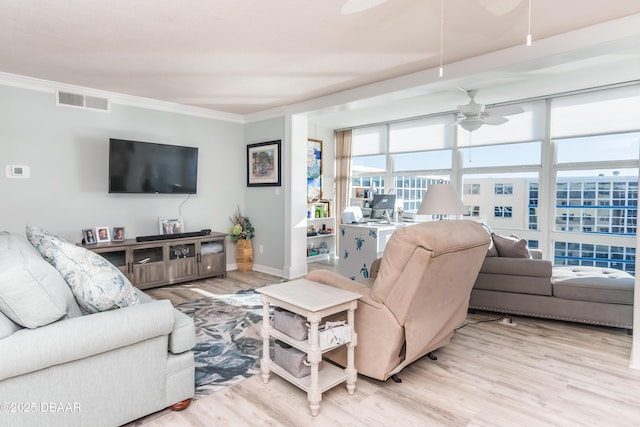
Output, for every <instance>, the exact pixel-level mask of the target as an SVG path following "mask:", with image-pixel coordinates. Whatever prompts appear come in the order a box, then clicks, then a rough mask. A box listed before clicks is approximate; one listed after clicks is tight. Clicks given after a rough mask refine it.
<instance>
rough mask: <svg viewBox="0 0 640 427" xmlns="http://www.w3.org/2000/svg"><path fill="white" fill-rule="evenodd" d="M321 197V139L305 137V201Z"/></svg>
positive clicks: (313, 200) (312, 200)
mask: <svg viewBox="0 0 640 427" xmlns="http://www.w3.org/2000/svg"><path fill="white" fill-rule="evenodd" d="M320 199H322V141H321V140H319V139H311V138H309V139H307V202H315V201H316V200H320Z"/></svg>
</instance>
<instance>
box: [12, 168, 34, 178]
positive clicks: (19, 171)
mask: <svg viewBox="0 0 640 427" xmlns="http://www.w3.org/2000/svg"><path fill="white" fill-rule="evenodd" d="M6 172H7V178H29V176H30V175H31V169H30V168H29V166H25V165H7V170H6Z"/></svg>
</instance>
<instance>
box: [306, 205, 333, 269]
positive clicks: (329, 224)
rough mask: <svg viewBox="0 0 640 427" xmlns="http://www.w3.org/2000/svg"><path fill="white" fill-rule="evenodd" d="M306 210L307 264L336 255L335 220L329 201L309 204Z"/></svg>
mask: <svg viewBox="0 0 640 427" xmlns="http://www.w3.org/2000/svg"><path fill="white" fill-rule="evenodd" d="M307 207H308V210H307V262H314V261H318V260H320V259H330V258H331V257H335V254H336V233H335V231H336V218H335V216H333V212H332V210H331V203H330V202H329V201H323V200H321V201H318V202H317V203H309V204H308V206H307Z"/></svg>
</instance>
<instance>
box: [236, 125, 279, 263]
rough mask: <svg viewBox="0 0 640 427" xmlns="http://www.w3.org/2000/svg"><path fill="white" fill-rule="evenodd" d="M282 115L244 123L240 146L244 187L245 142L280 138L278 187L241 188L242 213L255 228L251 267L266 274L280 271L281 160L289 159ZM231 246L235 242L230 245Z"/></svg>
mask: <svg viewBox="0 0 640 427" xmlns="http://www.w3.org/2000/svg"><path fill="white" fill-rule="evenodd" d="M284 133H285V123H284V117H279V118H275V119H270V120H263V121H259V122H255V123H249V124H246V125H245V146H244V147H243V150H244V154H243V156H244V157H243V159H244V160H243V161H244V164H243V167H242V171H243V176H242V179H241V181H240V182H241V184H242V186H243V187H246V184H247V176H246V170H247V165H246V144H257V143H261V142H268V141H275V140H280V141H281V142H280V144H281V147H280V149H281V159H280V160H281V165H280V166H281V177H280V180H281V183H282V185H281V186H280V187H247V188H245V197H244V207H241V210H242V214H243V215H245V216H247V217H249V219H250V220H251V224H253V226H254V227H255V229H256V235H255V237H254V238H253V242H252V243H253V262H254V269H255V270H259V271H263V272H265V273H269V274H276V275H282V274H283V266H284V245H285V243H284V227H285V221H284V203H285V202H284V197H285V195H284V188H285V186H286V184H285V177H286V174H285V163H286V162H288V161H290V160H289V158H288V156H287V154H286V147H285V143H286V142H285V138H284ZM233 249H235V246H233Z"/></svg>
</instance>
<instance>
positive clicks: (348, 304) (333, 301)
mask: <svg viewBox="0 0 640 427" xmlns="http://www.w3.org/2000/svg"><path fill="white" fill-rule="evenodd" d="M256 291H257V292H259V293H260V294H262V295H261V298H262V306H263V308H262V339H263V345H262V359H261V360H260V371H261V372H262V381H263V382H264V383H265V384H266V383H267V382H269V374H270V372H274V373H276V374H278V375H279V376H280V377H282V378H284V379H286V380H287V381H289V382H291V383H292V384H294V385H296V386H297V387H299V388H301V389H303V390H305V391H306V392H307V399H308V400H309V407H310V408H311V415H313V416H316V415H318V410H319V409H320V401H321V400H322V393H323V392H325V391H326V390H328V389H330V388H332V387H334V386H336V385H338V384H340V383H342V382H344V381H346V382H347V391H348V392H349V394H353V393H354V392H355V389H356V379H357V376H358V373H357V371H356V368H355V364H354V349H355V347H356V345H357V336H356V333H355V329H354V312H355V310H356V307H357V304H358V301H357V300H358V298H359V297H360V295H359V294H357V293H354V292H350V291H345V290H343V289H338V288H334V287H331V286H327V285H323V284H320V283H316V282H312V281H310V280H306V279H299V280H293V281H291V282H285V283H279V284H277V285H271V286H265V287H262V288H258V289H256ZM270 304H273V305H275V306H278V307H282V308H284V309H286V310H289V311H291V312H294V313H297V314H299V315H301V316H304V317H306V318H307V321H308V322H309V324H310V330H309V339H308V340H305V341H298V340H295V339H293V338H291V337H290V336H288V335H286V334H285V333H283V332H280V331H278V330H276V329H274V328H273V327H271V323H270V321H269V305H270ZM343 311H346V312H347V324H348V325H349V326H350V327H351V340H350V341H349V342H348V343H346V344H340V345H346V346H347V367H346V369H342V368H340V367H337V366H335V365H333V364H330V363H325V364H324V367H323V369H322V371H320V372H318V363H320V361H321V360H322V353H324V352H327V351H330V350H333V349H335V348H337V347H339V346H335V347H331V348H327V349H320V345H319V339H318V325H319V323H320V321H321V320H322V318H323V317H326V316H329V315H332V314H335V313H340V312H343ZM272 337H273V338H276V339H279V340H280V341H283V342H285V343H287V344H289V345H290V346H292V347H295V348H297V349H299V350H301V351H303V352H305V353H307V359H308V362H309V363H310V364H311V374H310V375H307V376H305V377H302V378H296V377H295V376H293V375H292V374H290V373H289V372H288V371H286V370H285V369H284V368H282V367H280V366H278V365H277V364H276V363H275V362H274V361H272V360H271V355H270V354H269V341H270V339H271V338H272Z"/></svg>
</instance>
